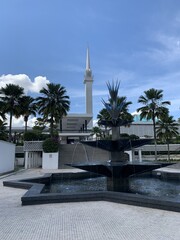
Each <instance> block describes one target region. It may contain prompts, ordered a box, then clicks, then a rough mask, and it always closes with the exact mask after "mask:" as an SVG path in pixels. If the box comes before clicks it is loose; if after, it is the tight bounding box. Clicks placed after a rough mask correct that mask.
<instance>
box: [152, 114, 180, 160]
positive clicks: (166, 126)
mask: <svg viewBox="0 0 180 240" xmlns="http://www.w3.org/2000/svg"><path fill="white" fill-rule="evenodd" d="M178 126H179V124H178V123H177V122H176V121H175V120H174V119H173V116H169V115H168V114H167V115H164V116H162V117H161V119H159V120H158V121H157V129H156V134H157V137H158V138H160V139H161V140H162V141H164V142H166V143H167V147H168V160H170V151H169V143H170V141H171V140H172V138H173V137H177V136H178V135H179V132H178Z"/></svg>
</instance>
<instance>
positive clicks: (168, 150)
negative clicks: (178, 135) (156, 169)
mask: <svg viewBox="0 0 180 240" xmlns="http://www.w3.org/2000/svg"><path fill="white" fill-rule="evenodd" d="M167 147H168V161H170V151H169V141H167Z"/></svg>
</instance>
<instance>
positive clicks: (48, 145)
mask: <svg viewBox="0 0 180 240" xmlns="http://www.w3.org/2000/svg"><path fill="white" fill-rule="evenodd" d="M42 147H43V151H44V152H45V153H51V152H58V149H59V141H58V138H55V137H54V138H47V139H46V140H44V142H43V146H42Z"/></svg>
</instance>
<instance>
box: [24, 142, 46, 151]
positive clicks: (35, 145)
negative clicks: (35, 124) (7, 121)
mask: <svg viewBox="0 0 180 240" xmlns="http://www.w3.org/2000/svg"><path fill="white" fill-rule="evenodd" d="M42 144H43V141H25V142H24V151H25V152H33V151H42V150H43V148H42Z"/></svg>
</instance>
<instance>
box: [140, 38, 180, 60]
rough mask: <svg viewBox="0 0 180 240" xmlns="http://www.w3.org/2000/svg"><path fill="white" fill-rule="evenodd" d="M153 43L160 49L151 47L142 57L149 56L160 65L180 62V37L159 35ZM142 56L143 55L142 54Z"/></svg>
mask: <svg viewBox="0 0 180 240" xmlns="http://www.w3.org/2000/svg"><path fill="white" fill-rule="evenodd" d="M153 41H154V42H155V43H156V44H158V47H151V48H149V49H148V50H147V51H146V52H144V53H142V55H144V56H147V57H149V58H151V59H153V60H155V61H157V62H158V63H160V64H167V63H173V62H176V61H179V60H180V37H179V36H172V35H166V34H162V33H157V34H155V35H154V36H153ZM140 55H141V54H140Z"/></svg>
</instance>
